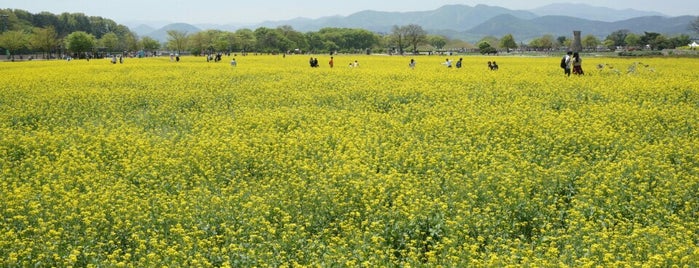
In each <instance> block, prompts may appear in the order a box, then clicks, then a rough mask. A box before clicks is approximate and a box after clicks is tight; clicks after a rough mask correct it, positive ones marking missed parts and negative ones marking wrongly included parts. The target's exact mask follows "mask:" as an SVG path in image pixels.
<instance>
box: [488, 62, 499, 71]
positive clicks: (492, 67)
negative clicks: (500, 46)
mask: <svg viewBox="0 0 699 268" xmlns="http://www.w3.org/2000/svg"><path fill="white" fill-rule="evenodd" d="M498 68H500V67H499V66H498V63H497V62H495V61H492V62H490V61H489V62H488V69H490V70H491V71H497V70H498Z"/></svg>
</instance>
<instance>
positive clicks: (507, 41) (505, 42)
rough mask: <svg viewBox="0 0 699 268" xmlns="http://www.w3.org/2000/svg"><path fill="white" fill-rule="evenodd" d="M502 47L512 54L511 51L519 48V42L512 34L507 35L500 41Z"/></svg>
mask: <svg viewBox="0 0 699 268" xmlns="http://www.w3.org/2000/svg"><path fill="white" fill-rule="evenodd" d="M500 47H502V48H505V49H507V53H510V49H515V48H517V42H515V38H514V37H513V36H512V34H506V35H505V36H503V37H502V38H501V39H500Z"/></svg>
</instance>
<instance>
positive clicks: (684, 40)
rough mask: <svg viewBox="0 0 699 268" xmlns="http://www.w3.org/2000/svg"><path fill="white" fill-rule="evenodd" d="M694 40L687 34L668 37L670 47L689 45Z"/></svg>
mask: <svg viewBox="0 0 699 268" xmlns="http://www.w3.org/2000/svg"><path fill="white" fill-rule="evenodd" d="M691 42H692V38H691V37H689V35H686V34H680V35H678V36H673V37H671V38H670V39H668V44H669V45H670V47H669V48H677V47H683V46H686V45H689V43H691Z"/></svg>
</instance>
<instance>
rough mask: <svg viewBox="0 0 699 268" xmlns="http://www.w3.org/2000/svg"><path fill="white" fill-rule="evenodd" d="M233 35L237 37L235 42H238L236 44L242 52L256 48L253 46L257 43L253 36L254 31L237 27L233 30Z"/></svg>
mask: <svg viewBox="0 0 699 268" xmlns="http://www.w3.org/2000/svg"><path fill="white" fill-rule="evenodd" d="M235 35H236V37H237V38H236V42H238V44H237V45H236V46H237V47H239V48H240V49H241V50H242V51H243V52H249V51H254V50H256V47H255V46H256V44H257V40H256V38H255V32H253V31H252V30H250V29H238V30H237V31H235Z"/></svg>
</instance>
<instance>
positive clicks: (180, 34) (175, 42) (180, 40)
mask: <svg viewBox="0 0 699 268" xmlns="http://www.w3.org/2000/svg"><path fill="white" fill-rule="evenodd" d="M186 45H187V32H186V31H177V30H169V31H167V46H168V48H170V49H171V50H175V51H177V54H179V53H181V52H182V50H184V49H185V46H186Z"/></svg>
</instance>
